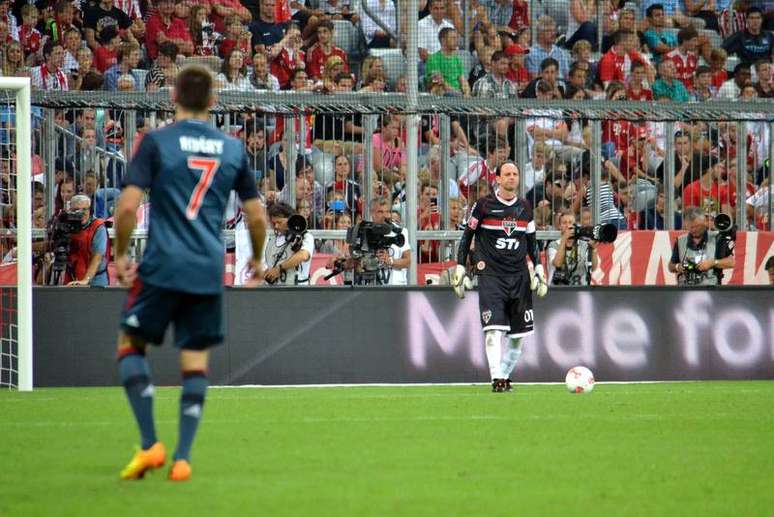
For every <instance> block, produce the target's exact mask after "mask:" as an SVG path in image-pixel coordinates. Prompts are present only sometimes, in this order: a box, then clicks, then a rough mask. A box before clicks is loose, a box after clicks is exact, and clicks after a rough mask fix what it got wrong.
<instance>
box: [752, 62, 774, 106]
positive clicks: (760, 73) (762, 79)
mask: <svg viewBox="0 0 774 517" xmlns="http://www.w3.org/2000/svg"><path fill="white" fill-rule="evenodd" d="M755 75H756V76H757V78H758V82H757V83H755V89H756V90H757V91H758V97H761V98H764V99H768V98H771V97H774V65H772V64H771V60H769V59H760V60H758V61H756V63H755Z"/></svg>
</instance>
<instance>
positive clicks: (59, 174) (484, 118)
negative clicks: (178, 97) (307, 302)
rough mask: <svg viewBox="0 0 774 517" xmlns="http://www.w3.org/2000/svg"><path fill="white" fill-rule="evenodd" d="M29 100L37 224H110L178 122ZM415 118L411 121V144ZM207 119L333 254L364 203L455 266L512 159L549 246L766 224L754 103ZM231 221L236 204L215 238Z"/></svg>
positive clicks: (389, 101)
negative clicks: (698, 215) (385, 208)
mask: <svg viewBox="0 0 774 517" xmlns="http://www.w3.org/2000/svg"><path fill="white" fill-rule="evenodd" d="M35 103H36V105H37V108H36V110H35V115H34V117H33V127H34V135H33V137H34V142H35V145H34V149H35V153H36V156H35V157H34V159H33V161H34V163H38V164H39V169H40V170H39V171H38V172H39V173H40V174H42V176H38V179H43V178H44V184H45V199H46V202H45V204H44V207H43V209H44V211H45V217H44V218H38V219H37V221H44V220H48V218H50V216H51V215H52V214H53V213H54V212H55V211H56V210H58V209H59V208H61V207H62V206H63V204H64V203H66V201H67V198H68V197H69V195H70V193H71V192H83V193H86V194H87V195H89V196H91V197H92V199H93V205H92V206H93V207H94V211H95V215H97V216H99V217H104V218H109V217H110V216H111V215H112V211H113V209H114V206H115V201H116V199H117V196H118V193H119V190H118V189H119V188H120V184H121V178H122V176H123V174H124V173H125V171H126V164H127V157H129V156H131V154H132V149H133V148H134V147H135V143H136V142H137V141H138V140H139V139H140V138H141V137H142V135H143V134H144V133H145V132H147V131H149V130H151V129H153V128H156V127H159V126H161V125H163V124H167V123H169V122H171V121H172V115H173V114H172V111H171V106H170V105H169V103H168V100H167V99H166V98H165V97H164V96H163V95H155V96H154V95H152V94H142V95H137V96H135V97H132V96H131V95H129V96H127V94H125V93H124V94H121V95H120V96H111V95H105V94H102V95H100V96H98V97H95V96H87V95H84V94H81V93H70V94H62V93H58V94H56V95H47V94H45V93H43V92H39V93H38V94H37V95H36V98H35ZM411 117H415V120H416V121H417V123H418V126H419V135H418V138H417V139H416V140H413V141H412V140H411V139H409V138H408V136H407V129H406V128H407V125H408V121H409V119H410V118H411ZM212 123H213V124H214V125H216V126H217V127H219V128H221V129H222V130H223V131H225V132H227V133H230V134H232V135H235V136H237V137H238V138H241V139H242V140H243V141H244V142H245V147H246V150H247V153H248V156H249V159H250V163H251V165H252V167H253V169H254V172H255V178H256V183H257V184H258V186H259V190H260V192H261V194H262V196H263V197H264V199H265V200H266V201H267V202H272V201H275V200H278V201H284V202H287V203H288V204H290V205H292V206H294V207H296V208H297V209H298V211H299V212H300V213H301V214H302V215H304V216H305V217H306V218H307V219H308V221H309V226H310V228H312V229H313V230H314V233H315V236H316V237H317V239H318V244H319V246H320V247H321V249H322V248H324V247H327V248H330V249H335V247H336V245H335V243H329V244H327V245H326V240H330V239H333V240H340V239H342V238H343V236H344V230H345V229H346V228H347V227H349V226H350V225H351V224H352V223H354V222H356V221H358V220H361V219H370V216H369V214H370V213H371V212H370V210H371V206H370V205H371V200H372V199H375V198H386V199H388V200H389V201H390V204H391V207H392V214H391V215H392V217H393V219H394V220H395V221H396V222H399V223H400V224H402V225H403V226H405V227H407V228H408V229H409V233H410V237H411V242H412V244H413V246H412V249H414V250H416V251H417V253H416V260H417V262H419V263H422V262H437V261H441V260H445V259H448V258H451V257H453V256H454V244H455V241H456V239H457V238H458V237H459V235H460V233H459V230H460V228H461V226H462V223H463V221H464V220H465V217H466V214H467V213H468V212H469V210H470V208H471V207H472V205H473V203H474V202H475V200H476V199H478V198H480V197H482V196H484V195H486V194H487V193H489V192H490V191H491V190H492V188H493V179H494V176H493V173H494V169H495V168H496V167H497V165H499V164H500V163H502V161H504V160H508V159H510V160H514V161H515V162H516V163H517V164H518V165H519V167H520V170H521V182H520V193H521V195H523V196H524V197H526V198H527V199H528V200H529V201H530V202H531V203H532V205H533V206H534V210H535V220H536V224H537V227H538V229H539V238H541V239H544V240H547V239H555V238H557V237H558V232H557V231H556V229H557V227H558V216H559V215H560V214H561V213H564V212H567V211H570V212H572V213H574V214H575V215H576V219H577V220H578V221H579V222H581V223H583V224H587V223H588V224H590V223H599V222H612V223H614V224H616V225H617V226H618V227H619V228H620V229H654V228H658V229H662V228H663V229H679V228H680V212H681V210H682V208H684V207H687V206H701V207H702V208H704V209H705V211H706V212H707V213H708V214H709V215H711V216H712V215H715V214H717V213H720V212H725V213H728V214H729V215H732V216H733V219H734V220H735V222H736V224H737V227H738V228H739V229H741V230H756V229H770V227H771V223H770V221H771V218H772V213H773V208H774V207H773V206H772V201H771V196H769V195H768V192H769V189H770V187H769V179H770V177H771V168H772V163H771V160H769V157H770V156H771V154H772V153H771V148H772V145H774V144H773V143H772V139H771V135H772V130H774V113H772V111H771V109H770V107H769V105H767V104H764V103H751V104H740V103H713V104H707V105H654V104H642V103H628V102H597V101H585V102H582V103H579V102H572V101H562V102H543V103H541V104H539V105H538V104H536V103H535V101H527V100H523V101H502V100H495V99H448V98H441V97H433V96H424V95H421V96H419V99H418V103H417V108H416V109H414V110H411V109H409V106H408V103H407V98H406V96H403V95H395V94H392V95H390V94H387V95H366V94H349V95H329V96H321V95H313V94H299V93H288V94H264V93H259V94H252V95H247V94H232V93H224V94H223V95H222V96H221V100H220V103H219V105H218V106H217V108H216V109H215V110H214V112H213V115H212ZM412 146H413V147H414V151H415V153H416V154H415V155H416V156H417V159H416V161H414V162H412V161H411V160H410V159H409V155H410V148H411V147H412ZM68 178H72V180H73V184H72V189H71V188H70V185H68V182H69V180H68ZM412 182H413V184H414V185H416V188H417V190H416V192H417V194H416V197H415V203H416V204H415V207H416V208H415V209H413V210H412V209H411V208H410V205H411V204H410V203H409V195H410V194H409V190H410V188H409V187H410V186H411V184H412ZM755 196H757V198H756V199H757V201H756V202H755V203H751V202H750V199H752V198H753V197H755ZM239 216H240V212H239V207H238V202H237V201H236V199H232V200H231V201H230V207H229V210H228V214H227V216H226V221H224V229H225V230H230V229H233V228H234V226H235V225H236V224H237V222H238V220H239ZM139 221H140V223H139V228H138V232H136V238H137V241H138V242H137V249H138V252H139V251H140V250H141V249H142V240H143V239H144V236H145V235H146V232H144V231H143V229H144V228H146V226H144V225H145V224H147V221H146V220H145V218H144V217H143V214H141V215H140V217H139ZM231 242H232V241H231V240H230V235H227V244H230V243H231Z"/></svg>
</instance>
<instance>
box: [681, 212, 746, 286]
mask: <svg viewBox="0 0 774 517" xmlns="http://www.w3.org/2000/svg"><path fill="white" fill-rule="evenodd" d="M721 215H722V214H721ZM683 229H687V230H688V233H687V234H685V235H681V236H680V237H678V238H677V242H675V245H674V247H673V248H672V260H671V261H670V263H669V271H671V272H672V273H677V284H678V285H720V282H721V280H722V279H723V270H724V269H732V268H733V267H734V263H735V262H734V256H733V254H732V250H733V240H734V235H733V229H731V231H720V232H716V231H712V232H711V231H709V230H708V228H707V218H706V216H705V215H704V211H703V210H702V209H701V208H698V207H691V208H688V209H686V210H685V211H684V213H683Z"/></svg>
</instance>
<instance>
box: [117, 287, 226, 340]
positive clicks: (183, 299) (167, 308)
mask: <svg viewBox="0 0 774 517" xmlns="http://www.w3.org/2000/svg"><path fill="white" fill-rule="evenodd" d="M170 323H172V324H174V326H175V346H176V347H178V348H185V349H188V350H204V349H207V348H210V347H212V346H215V345H219V344H220V343H222V342H223V295H222V294H220V293H219V294H192V293H184V292H181V291H172V290H170V289H164V288H161V287H156V286H153V285H149V284H145V283H143V282H142V280H140V278H139V277H138V278H137V280H135V282H134V285H133V286H132V288H131V289H130V290H129V296H128V297H127V299H126V304H125V305H124V310H123V311H122V313H121V328H122V329H124V332H126V333H127V334H129V335H131V336H136V337H139V338H142V339H144V340H145V341H147V342H149V343H153V344H155V345H160V344H161V343H162V341H164V333H165V332H166V330H167V327H168V326H169V324H170Z"/></svg>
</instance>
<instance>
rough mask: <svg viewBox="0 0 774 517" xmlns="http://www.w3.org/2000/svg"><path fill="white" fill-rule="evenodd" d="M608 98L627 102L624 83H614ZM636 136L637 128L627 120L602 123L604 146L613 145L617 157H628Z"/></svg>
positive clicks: (609, 87)
mask: <svg viewBox="0 0 774 517" xmlns="http://www.w3.org/2000/svg"><path fill="white" fill-rule="evenodd" d="M613 46H614V47H615V45H613ZM606 97H607V100H608V101H623V100H626V87H625V86H624V84H623V83H620V82H618V81H613V82H611V83H610V84H609V85H608V87H607V93H606ZM630 133H631V134H630ZM635 136H636V131H635V128H633V127H632V125H631V123H629V122H628V121H626V120H605V121H603V122H602V145H603V146H604V145H606V144H607V145H610V144H612V146H613V147H614V149H615V155H616V156H626V154H627V152H628V150H629V142H630V141H631V140H633V138H634V137H635ZM611 158H612V157H611Z"/></svg>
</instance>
